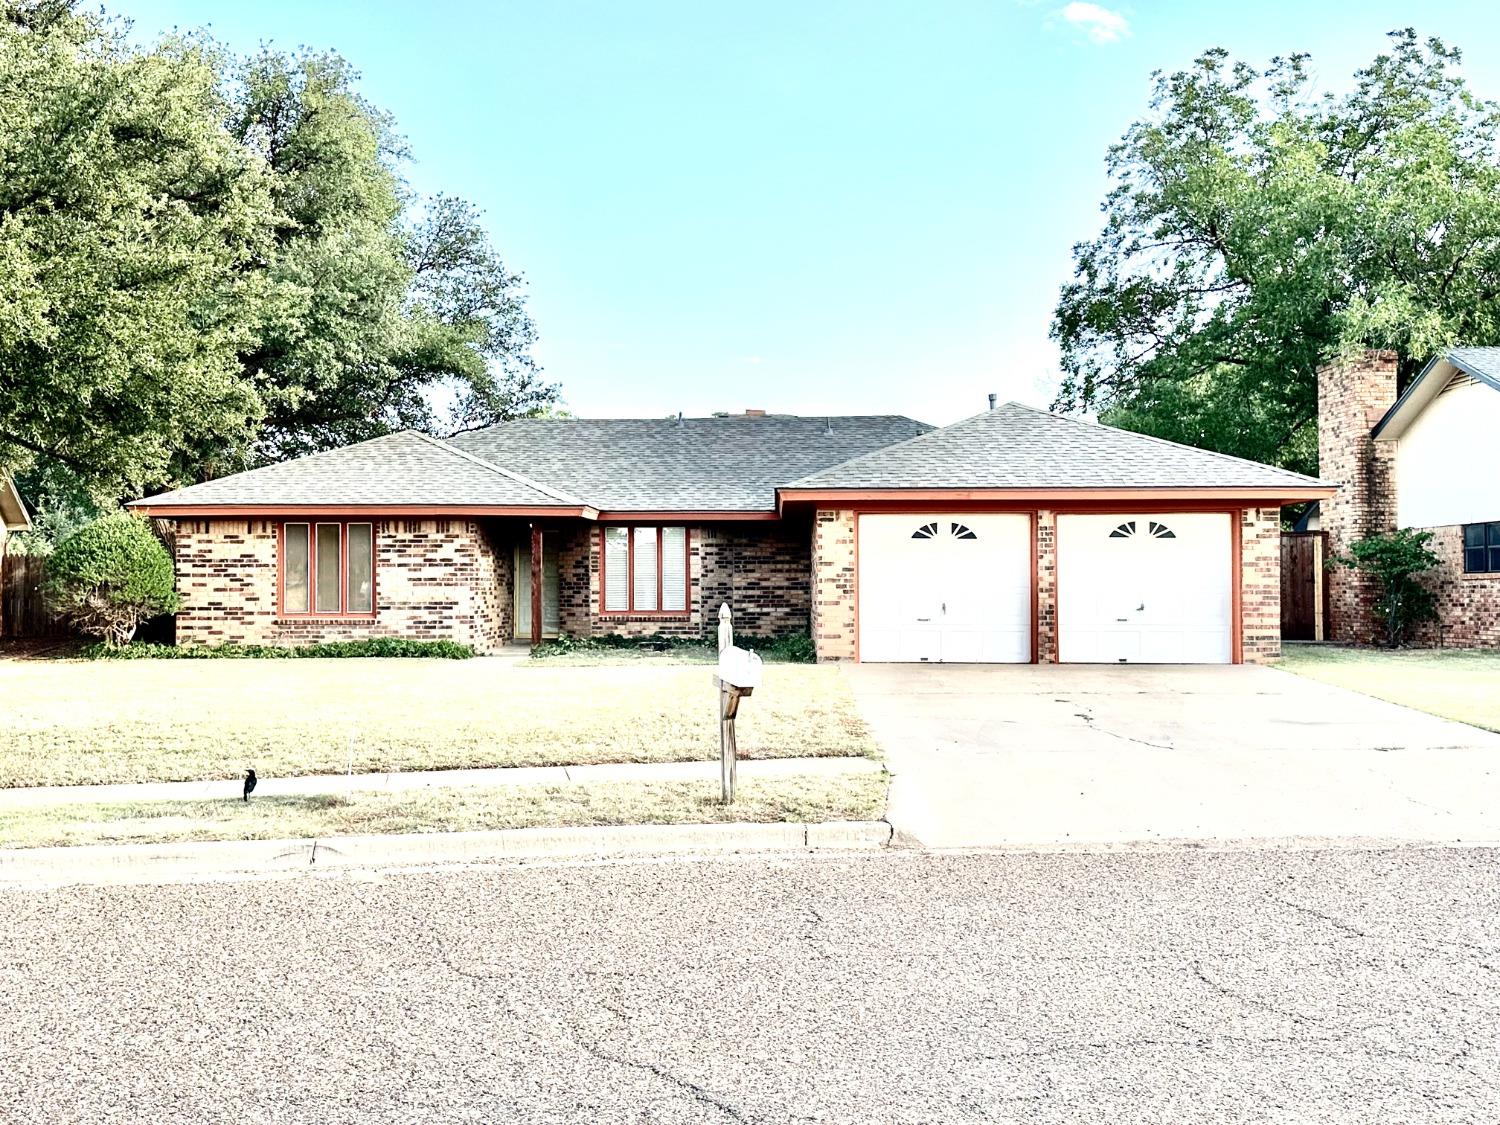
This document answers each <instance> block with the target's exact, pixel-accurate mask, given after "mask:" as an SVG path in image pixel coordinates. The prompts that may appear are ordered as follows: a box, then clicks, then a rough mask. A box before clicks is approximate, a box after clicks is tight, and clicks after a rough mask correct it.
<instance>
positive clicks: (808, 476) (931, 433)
mask: <svg viewBox="0 0 1500 1125" xmlns="http://www.w3.org/2000/svg"><path fill="white" fill-rule="evenodd" d="M1005 405H1006V406H1019V405H1020V403H1009V402H1008V403H1006V404H1005ZM993 413H995V411H994V410H981V411H980V412H979V413H978V414H971V415H970V416H969V417H967V418H960V419H959V420H958V421H957V422H949V423H948V424H947V425H946V426H933V427H932V428H931V429H927V430H923V431H922V432H921V433H920V434H913V435H912V436H911V437H909V438H902V439H901V440H900V441H898V442H893V443H892V444H890V445H882V446H881V447H880V448H879V449H872V450H870V451H869V452H867V453H861V454H860V455H859V456H858V457H851V458H849V460H847V461H838V462H835V463H834V464H832V465H825V466H824V467H823V468H821V469H819V470H818V471H817V472H815V473H805V474H804V475H802V476H800V477H798V478H797V479H796V480H794V481H792V482H791V483H789V484H785V485H782V486H781V487H782V488H796V487H797V486H798V485H799V484H801V483H802V482H803V481H805V480H812V479H813V478H814V477H820V476H822V475H823V474H824V473H831V472H833V470H834V469H842V468H844V467H845V466H848V465H857V464H859V462H861V461H863V460H865V459H867V458H870V457H877V456H880V455H881V454H885V453H889V452H890V451H891V450H893V449H900V448H901V447H902V446H905V445H910V444H911V443H912V442H914V441H921V440H922V439H924V438H930V437H936V436H937V435H938V434H942V433H947V432H948V431H949V430H955V429H957V428H958V427H959V426H962V425H964V424H965V423H966V422H972V421H974V419H976V418H983V417H984V416H985V415H987V414H993ZM872 417H878V418H886V417H891V418H905V417H906V415H904V414H892V415H886V414H878V415H872ZM909 420H910V421H914V422H915V421H916V419H915V418H913V419H909ZM926 424H927V423H925V422H919V423H918V425H926Z"/></svg>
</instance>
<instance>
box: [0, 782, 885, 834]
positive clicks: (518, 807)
mask: <svg viewBox="0 0 1500 1125" xmlns="http://www.w3.org/2000/svg"><path fill="white" fill-rule="evenodd" d="M886 784H887V779H886V776H885V774H883V773H862V774H853V775H841V776H829V777H823V776H817V777H814V776H800V777H779V778H766V779H759V780H748V779H747V780H746V781H744V782H742V783H741V784H740V787H739V791H738V794H737V797H736V800H735V803H734V804H733V805H730V806H725V805H721V804H719V783H718V781H716V780H714V781H644V782H591V783H583V784H575V785H560V786H531V785H525V786H522V785H516V786H506V787H499V788H491V789H479V788H462V789H460V788H454V789H422V790H413V791H407V792H399V793H356V794H354V795H353V796H351V797H337V796H307V797H266V798H259V799H254V800H252V801H250V803H249V804H244V803H242V802H240V801H238V800H235V799H224V800H216V801H155V802H141V803H120V804H98V805H57V806H51V807H46V808H22V809H16V810H13V811H8V812H7V811H0V849H3V848H38V847H56V846H73V845H79V844H116V843H174V842H183V841H193V840H283V839H308V838H319V839H322V838H325V837H329V836H359V835H373V834H390V833H421V832H466V831H473V830H476V829H486V828H539V827H563V826H569V827H572V826H589V825H603V824H717V823H724V822H734V823H775V822H791V823H821V822H823V821H830V820H875V819H878V818H879V817H881V816H883V815H884V812H885V794H886Z"/></svg>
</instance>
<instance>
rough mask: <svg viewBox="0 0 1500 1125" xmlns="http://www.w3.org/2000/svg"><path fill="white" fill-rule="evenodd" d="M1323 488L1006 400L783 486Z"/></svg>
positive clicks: (1309, 479)
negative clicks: (1006, 401)
mask: <svg viewBox="0 0 1500 1125" xmlns="http://www.w3.org/2000/svg"><path fill="white" fill-rule="evenodd" d="M1321 483H1322V482H1321V481H1317V480H1314V479H1313V478H1312V477H1305V476H1302V475H1301V474H1299V473H1292V472H1287V471H1286V470H1285V469H1276V468H1272V467H1271V466H1269V465H1261V464H1258V463H1257V462H1254V461H1244V460H1241V459H1240V458H1238V457H1230V456H1227V455H1225V454H1222V453H1211V452H1209V451H1208V450H1205V449H1195V448H1194V447H1192V446H1188V445H1178V444H1177V443H1175V442H1170V441H1164V440H1162V439H1161V438H1154V437H1147V436H1146V435H1144V434H1137V433H1131V432H1129V431H1127V430H1117V429H1114V428H1113V427H1111V426H1101V425H1098V424H1096V423H1093V422H1084V421H1080V420H1079V419H1076V418H1064V417H1061V416H1059V415H1056V414H1048V413H1047V412H1046V411H1043V410H1034V409H1032V408H1031V407H1028V406H1022V405H1020V404H1019V403H1015V402H1008V403H1006V404H1005V405H1004V406H1002V407H999V408H998V409H996V410H987V411H985V412H984V413H983V414H978V415H975V416H974V417H973V418H968V419H965V420H964V421H962V422H956V423H954V424H953V425H951V426H945V427H944V428H943V429H940V430H933V431H932V432H931V433H928V434H924V435H922V436H921V437H916V438H912V439H911V440H910V441H904V442H902V443H901V444H899V445H893V446H890V447H888V448H886V449H881V450H878V451H876V452H874V453H869V454H866V455H865V456H863V457H857V458H855V459H854V460H851V461H847V462H845V463H843V464H841V465H835V466H833V467H832V468H829V469H825V470H823V471H821V472H817V473H812V474H810V475H808V476H805V477H802V478H801V479H799V480H796V481H794V482H792V483H791V484H790V485H788V487H790V488H810V489H872V488H1025V489H1041V488H1048V489H1059V490H1067V489H1073V488H1195V487H1196V488H1278V487H1281V486H1284V485H1290V486H1293V487H1298V488H1306V487H1308V486H1317V485H1319V484H1321Z"/></svg>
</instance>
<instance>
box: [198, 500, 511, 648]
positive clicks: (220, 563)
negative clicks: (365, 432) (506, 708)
mask: <svg viewBox="0 0 1500 1125" xmlns="http://www.w3.org/2000/svg"><path fill="white" fill-rule="evenodd" d="M276 550H277V525H276V523H274V522H270V521H265V520H251V521H246V520H183V521H179V523H178V525H177V535H176V564H177V589H178V593H179V594H180V595H181V597H182V602H183V606H182V610H181V612H179V613H178V615H177V640H178V643H180V644H224V643H227V642H235V643H240V644H285V645H295V644H309V643H314V642H318V641H341V640H360V639H363V638H366V637H410V638H417V639H423V640H432V639H446V640H455V641H459V642H461V643H463V644H468V645H472V646H474V648H476V649H478V650H480V651H485V652H487V651H492V650H493V649H495V648H496V647H498V646H499V645H501V644H503V643H504V642H505V640H506V638H508V637H509V635H510V628H511V624H510V617H511V612H510V595H509V590H510V562H509V557H508V555H507V554H506V553H505V552H504V551H499V550H497V549H496V546H495V543H494V541H493V539H492V536H491V534H490V532H489V530H488V529H487V528H486V527H484V526H483V525H481V524H480V523H479V522H477V521H473V520H383V521H377V522H376V524H375V611H376V612H375V616H374V617H373V618H349V619H337V618H335V619H313V618H295V617H286V618H282V617H278V615H277V590H276V582H277V559H276Z"/></svg>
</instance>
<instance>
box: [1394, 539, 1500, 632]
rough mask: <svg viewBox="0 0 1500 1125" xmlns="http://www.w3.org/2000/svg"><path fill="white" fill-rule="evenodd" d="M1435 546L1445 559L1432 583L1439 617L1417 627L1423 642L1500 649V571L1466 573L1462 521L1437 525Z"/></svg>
mask: <svg viewBox="0 0 1500 1125" xmlns="http://www.w3.org/2000/svg"><path fill="white" fill-rule="evenodd" d="M1427 530H1429V531H1431V532H1432V549H1433V551H1434V552H1435V553H1436V554H1437V556H1438V557H1439V558H1440V559H1442V563H1441V565H1440V566H1439V567H1438V569H1437V570H1436V571H1435V572H1434V573H1433V574H1432V575H1431V576H1430V578H1429V581H1428V585H1429V586H1431V587H1432V589H1433V590H1434V591H1435V592H1436V594H1437V602H1438V620H1437V621H1436V622H1435V623H1429V624H1426V625H1423V626H1421V627H1420V628H1419V629H1418V630H1417V635H1416V638H1415V640H1416V642H1417V643H1418V644H1421V645H1439V644H1441V645H1444V646H1452V647H1454V648H1500V574H1465V573H1464V550H1463V548H1464V529H1463V526H1462V525H1461V524H1448V525H1446V526H1444V527H1433V528H1428V529H1427Z"/></svg>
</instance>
